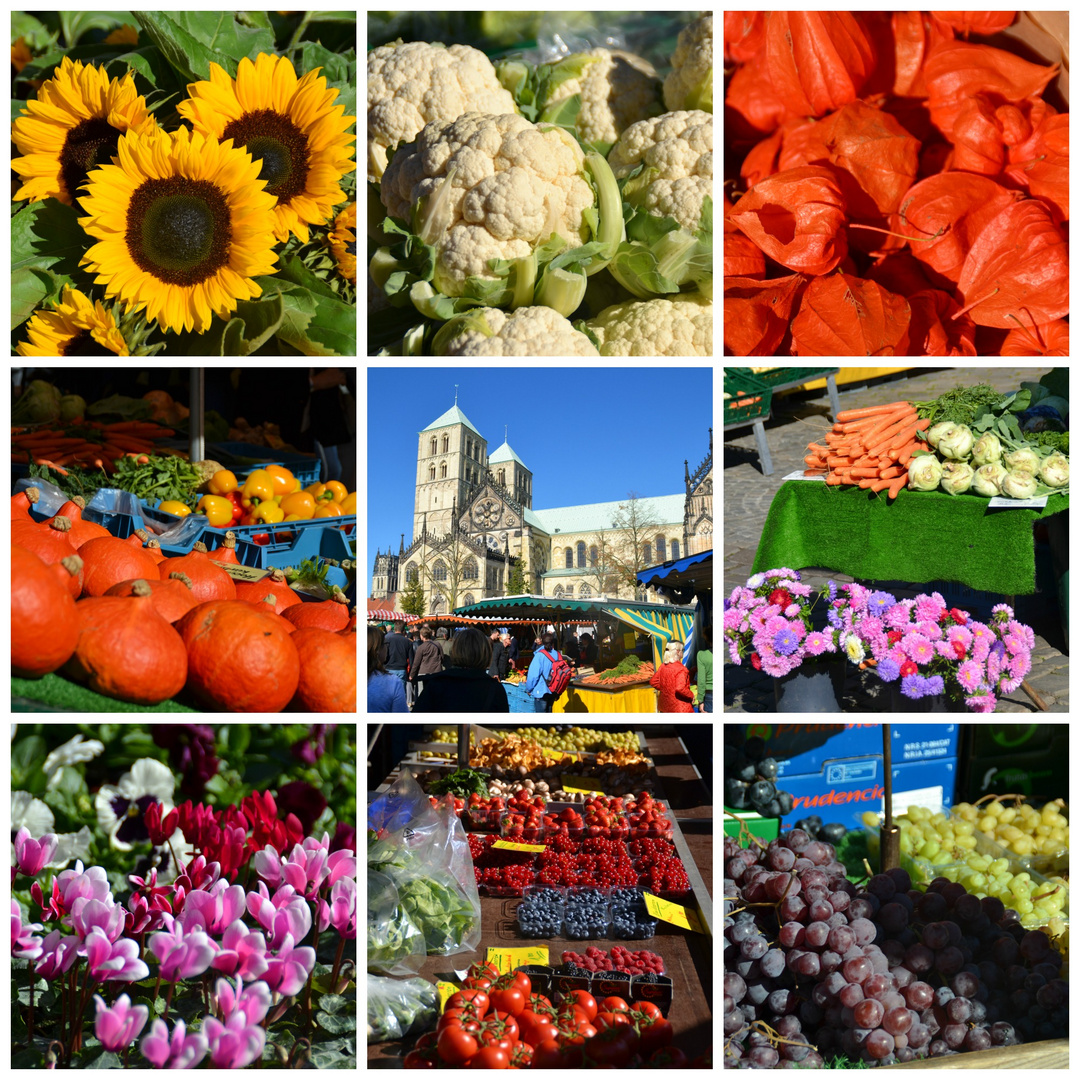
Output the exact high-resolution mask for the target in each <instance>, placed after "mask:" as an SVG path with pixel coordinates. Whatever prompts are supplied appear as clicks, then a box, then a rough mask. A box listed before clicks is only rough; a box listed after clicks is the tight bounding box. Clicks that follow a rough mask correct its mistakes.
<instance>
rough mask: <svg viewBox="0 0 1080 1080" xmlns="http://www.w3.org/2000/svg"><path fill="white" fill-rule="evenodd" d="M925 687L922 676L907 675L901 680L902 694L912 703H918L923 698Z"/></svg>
mask: <svg viewBox="0 0 1080 1080" xmlns="http://www.w3.org/2000/svg"><path fill="white" fill-rule="evenodd" d="M924 685H925V680H924V679H923V677H922V676H921V675H905V676H904V677H903V679H901V680H900V693H901V694H903V695H904V697H907V698H911V700H912V701H918V700H919V698H921V697H922V696H923V693H924V690H923V686H924Z"/></svg>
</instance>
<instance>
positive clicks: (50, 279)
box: [11, 267, 60, 330]
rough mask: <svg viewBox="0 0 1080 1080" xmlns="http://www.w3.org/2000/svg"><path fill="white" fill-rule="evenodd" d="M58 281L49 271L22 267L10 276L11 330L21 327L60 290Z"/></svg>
mask: <svg viewBox="0 0 1080 1080" xmlns="http://www.w3.org/2000/svg"><path fill="white" fill-rule="evenodd" d="M59 281H60V279H59V278H58V277H57V275H56V274H54V273H53V272H52V271H51V270H36V269H30V268H28V267H23V268H22V269H21V270H16V271H15V272H14V273H13V274H12V275H11V329H12V330H15V329H17V328H18V327H19V326H21V325H22V324H23V323H24V322H26V320H27V319H29V318H30V316H31V315H33V314H34V312H35V311H37V309H38V308H40V307H43V306H44V304H45V301H46V299H47V298H48V297H50V296H55V295H57V294H58V292H59V290H60V285H59V284H58V282H59Z"/></svg>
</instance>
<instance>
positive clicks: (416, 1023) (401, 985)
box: [367, 975, 439, 1043]
mask: <svg viewBox="0 0 1080 1080" xmlns="http://www.w3.org/2000/svg"><path fill="white" fill-rule="evenodd" d="M367 980H368V997H367V1001H368V1015H367V1028H368V1030H367V1041H368V1042H369V1043H379V1042H388V1041H390V1040H391V1039H400V1038H402V1036H404V1035H408V1034H410V1033H412V1032H413V1031H424V1030H425V1029H426V1028H429V1027H430V1026H431V1024H432V1023H433V1021H434V1020H435V1019H436V1017H437V1016H438V1015H439V1014H438V1009H437V1007H436V1006H437V1003H438V993H437V991H436V990H435V987H434V986H432V985H431V983H429V982H427V981H426V980H424V979H388V978H384V977H382V976H379V975H368V977H367Z"/></svg>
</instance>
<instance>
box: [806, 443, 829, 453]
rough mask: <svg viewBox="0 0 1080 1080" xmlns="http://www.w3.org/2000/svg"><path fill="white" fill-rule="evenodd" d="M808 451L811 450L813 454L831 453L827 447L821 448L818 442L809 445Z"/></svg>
mask: <svg viewBox="0 0 1080 1080" xmlns="http://www.w3.org/2000/svg"><path fill="white" fill-rule="evenodd" d="M806 449H807V450H809V451H810V453H811V454H827V453H828V452H829V448H828V447H827V446H821V445H819V444H818V443H816V442H812V443H807V444H806Z"/></svg>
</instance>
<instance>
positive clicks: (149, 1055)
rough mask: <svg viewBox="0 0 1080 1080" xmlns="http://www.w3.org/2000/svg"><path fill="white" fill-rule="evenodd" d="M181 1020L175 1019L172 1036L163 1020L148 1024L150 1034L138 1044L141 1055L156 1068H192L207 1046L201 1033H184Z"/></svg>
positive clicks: (202, 1056)
mask: <svg viewBox="0 0 1080 1080" xmlns="http://www.w3.org/2000/svg"><path fill="white" fill-rule="evenodd" d="M186 1032H187V1028H186V1027H185V1025H184V1021H183V1020H177V1021H176V1027H174V1028H173V1033H172V1036H171V1037H170V1035H169V1029H168V1027H167V1026H166V1025H165V1021H164V1020H155V1021H154V1022H153V1023H152V1024H151V1025H150V1034H149V1035H146V1036H144V1037H143V1041H142V1042H141V1043H140V1044H139V1049H140V1050H141V1051H142V1056H143V1057H144V1058H146V1060H147V1061H149V1062H150V1064H151V1065H154V1066H155V1067H156V1068H158V1069H164V1068H165V1067H166V1066H168V1067H169V1068H170V1069H194V1068H195V1066H196V1065H198V1064H199V1062H200V1061H202V1059H203V1058H204V1057H206V1052H207V1050H208V1049H209V1046H208V1045H207V1042H206V1037H205V1036H204V1035H202V1034H201V1033H197V1034H194V1035H188V1034H186Z"/></svg>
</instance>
